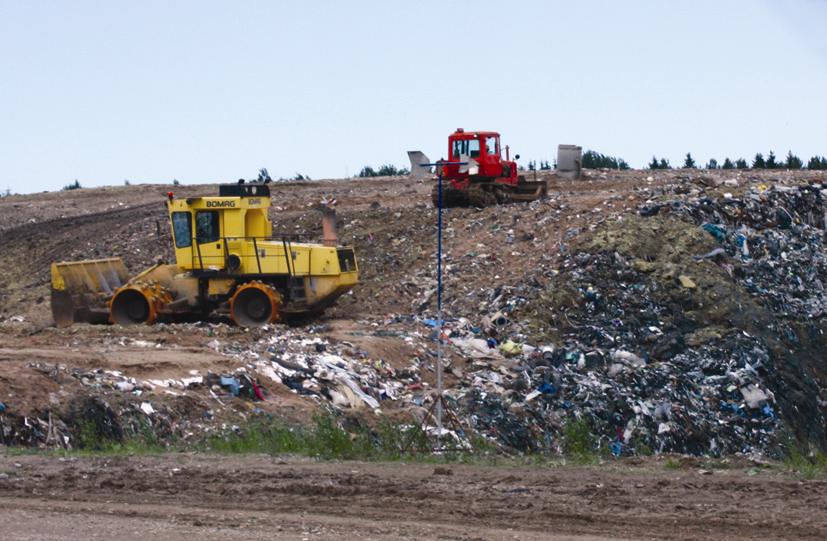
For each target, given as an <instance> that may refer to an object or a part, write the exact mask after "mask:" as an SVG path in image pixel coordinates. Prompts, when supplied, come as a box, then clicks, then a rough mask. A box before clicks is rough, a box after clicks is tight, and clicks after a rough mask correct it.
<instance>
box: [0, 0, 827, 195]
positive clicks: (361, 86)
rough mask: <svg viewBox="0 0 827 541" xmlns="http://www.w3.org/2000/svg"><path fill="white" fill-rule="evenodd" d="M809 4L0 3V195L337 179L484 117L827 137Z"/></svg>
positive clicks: (523, 144) (818, 144)
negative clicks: (263, 175) (299, 177)
mask: <svg viewBox="0 0 827 541" xmlns="http://www.w3.org/2000/svg"><path fill="white" fill-rule="evenodd" d="M825 28H827V2H825V1H821V0H777V1H769V0H766V1H765V0H740V1H738V0H731V1H727V0H717V1H700V0H694V1H677V0H676V1H668V2H666V1H632V0H629V1H625V2H621V1H596V0H595V1H578V2H574V1H569V2H554V1H540V0H538V1H520V0H512V1H509V2H496V1H486V0H475V1H463V2H457V1H435V0H432V1H422V2H411V1H393V0H384V1H381V0H376V1H349V2H345V1H311V0H307V1H304V2H299V1H296V2H288V1H282V2H278V1H275V0H273V1H233V2H231V1H225V2H218V1H189V2H187V1H140V2H121V1H115V0H110V1H100V2H92V1H81V0H76V1H68V0H67V1H62V2H57V1H52V2H49V1H39V2H34V1H31V2H30V1H24V0H16V1H11V0H0V190H5V189H6V188H10V189H11V190H12V191H14V192H20V193H23V192H31V191H38V190H46V189H59V188H60V187H61V186H63V185H65V184H67V183H69V182H71V181H72V180H74V179H75V178H77V179H78V180H79V181H80V182H81V184H83V185H84V186H95V185H103V184H122V183H123V181H124V179H130V180H131V181H132V182H169V181H170V180H171V179H172V178H177V179H179V180H180V181H181V182H185V183H189V182H207V181H215V180H235V179H237V178H239V177H242V176H243V177H247V178H249V177H252V176H255V174H256V172H257V170H258V168H260V167H267V168H268V169H269V170H270V173H271V175H273V176H274V177H279V176H284V177H288V176H292V175H294V174H295V173H296V172H302V173H305V174H308V175H310V176H311V177H313V178H329V177H341V176H345V175H353V174H355V173H357V172H358V170H359V169H360V168H361V166H363V165H365V164H371V165H374V166H375V165H379V164H382V163H387V162H390V163H394V164H396V165H399V166H403V165H405V166H406V165H407V159H406V154H405V151H407V150H410V149H421V150H423V151H425V152H426V154H428V155H429V156H430V157H431V158H434V159H435V158H439V157H441V156H442V155H444V154H445V147H446V138H447V136H448V134H449V133H450V132H451V131H453V129H454V128H457V127H464V128H466V129H477V130H486V129H487V130H496V131H499V132H501V133H502V134H503V142H504V143H507V144H509V145H510V146H511V148H512V149H514V150H515V151H516V152H518V153H520V154H521V155H522V157H523V159H522V160H521V161H522V162H523V163H525V162H526V161H528V160H529V159H536V160H541V159H548V160H551V159H553V158H554V155H555V152H556V147H557V144H558V143H576V144H580V145H582V146H583V147H585V148H591V149H596V150H598V151H600V152H603V153H606V154H612V155H618V156H621V157H623V158H625V159H626V160H627V161H629V162H630V164H631V165H632V166H633V167H643V166H645V165H646V163H647V162H648V160H649V159H650V158H651V156H652V154H657V155H658V156H659V157H660V156H665V157H666V158H668V159H670V160H671V161H672V163H673V164H676V163H679V162H682V159H683V155H684V154H685V153H686V152H687V151H691V152H692V153H693V156H695V157H696V160H697V161H698V162H706V160H707V159H709V158H710V157H716V158H718V159H719V160H720V159H721V158H722V157H723V156H724V155H729V156H731V157H733V158H735V157H738V156H743V157H746V158H751V157H752V156H753V155H754V154H755V152H757V151H763V152H764V153H765V154H766V152H767V151H768V150H770V149H774V150H775V152H776V154H779V155H782V154H786V152H787V150H788V149H790V148H791V149H793V150H794V151H795V152H796V153H797V154H799V155H800V156H801V157H802V158H803V159H805V161H806V159H807V158H808V157H809V156H811V155H813V154H827V138H826V137H825V132H826V131H827V107H826V106H825V97H827V33H825Z"/></svg>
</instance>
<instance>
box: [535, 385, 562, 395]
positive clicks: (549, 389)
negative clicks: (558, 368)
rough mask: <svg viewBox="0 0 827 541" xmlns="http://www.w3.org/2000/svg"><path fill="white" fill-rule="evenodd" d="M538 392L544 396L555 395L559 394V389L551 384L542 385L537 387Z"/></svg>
mask: <svg viewBox="0 0 827 541" xmlns="http://www.w3.org/2000/svg"><path fill="white" fill-rule="evenodd" d="M537 390H538V391H540V392H541V393H543V394H555V393H556V392H557V387H555V386H554V385H552V384H551V383H543V384H542V385H540V386H539V387H537Z"/></svg>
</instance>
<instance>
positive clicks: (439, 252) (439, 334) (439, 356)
mask: <svg viewBox="0 0 827 541" xmlns="http://www.w3.org/2000/svg"><path fill="white" fill-rule="evenodd" d="M437 178H438V181H437V182H438V183H439V187H438V188H437V192H438V196H437V203H438V204H437V219H436V224H437V225H436V329H437V335H436V393H437V394H436V446H437V449H438V448H439V447H440V438H441V437H442V390H443V389H442V387H443V384H442V324H443V321H442V172H440V173H439V175H438V177H437Z"/></svg>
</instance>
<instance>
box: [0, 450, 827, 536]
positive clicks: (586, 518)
mask: <svg viewBox="0 0 827 541" xmlns="http://www.w3.org/2000/svg"><path fill="white" fill-rule="evenodd" d="M679 460H680V464H681V465H680V467H678V468H676V469H668V468H665V467H664V465H663V464H664V463H663V461H662V460H654V459H653V460H646V461H640V460H634V459H632V460H629V461H624V462H621V463H614V464H612V465H603V466H599V467H585V466H584V467H578V466H557V467H542V466H531V467H516V466H507V467H503V466H500V467H494V466H470V465H437V466H435V465H429V464H406V465H404V466H403V465H402V464H396V463H391V464H381V463H362V462H329V463H316V462H312V461H307V460H303V459H292V458H286V459H282V458H272V457H265V456H251V455H247V456H215V455H212V456H211V455H207V456H204V455H194V454H176V455H165V456H129V457H107V458H57V457H46V456H2V457H0V472H2V474H0V528H2V531H3V537H4V539H32V540H34V539H52V538H61V539H93V538H101V539H113V538H117V539H148V538H151V539H182V538H185V537H188V538H193V539H228V540H231V539H271V538H278V539H297V540H298V539H355V538H360V539H365V540H368V539H381V540H385V539H466V540H471V539H502V540H505V539H581V540H583V539H713V538H714V539H825V537H827V512H825V510H824V502H825V501H827V481H824V480H815V481H812V480H810V481H807V480H799V479H796V478H793V477H790V476H788V475H787V474H783V473H779V472H776V471H774V470H773V469H771V468H770V469H767V468H762V467H760V466H758V467H756V466H754V465H753V466H750V465H749V464H747V463H743V464H731V465H730V466H731V467H730V468H728V469H714V470H712V469H703V468H702V466H706V465H705V464H703V463H700V462H698V461H695V460H693V459H686V458H684V459H679Z"/></svg>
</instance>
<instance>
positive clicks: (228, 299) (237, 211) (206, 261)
mask: <svg viewBox="0 0 827 541" xmlns="http://www.w3.org/2000/svg"><path fill="white" fill-rule="evenodd" d="M269 206H270V190H269V186H268V185H267V184H228V185H221V186H219V194H218V197H194V198H187V199H176V198H175V196H174V195H173V193H172V192H170V193H169V194H168V199H167V209H168V211H169V220H170V225H171V229H172V242H173V245H174V250H175V259H176V264H175V265H171V264H157V265H155V266H152V267H150V268H148V269H146V270H145V271H143V272H141V273H140V274H138V275H137V276H135V277H132V278H130V277H129V275H128V272H127V270H126V267H125V265H124V264H123V261H121V259H120V258H112V259H97V260H88V261H72V262H61V263H53V264H52V314H53V316H54V320H55V323H56V324H57V325H58V326H66V325H71V324H72V323H74V322H90V323H106V322H111V323H116V324H121V325H130V324H140V323H146V324H151V323H154V322H155V321H157V320H159V319H173V318H175V317H176V316H179V317H193V316H200V317H206V316H208V315H209V314H210V313H211V312H213V311H214V310H216V309H218V308H219V307H222V306H227V307H228V308H229V313H230V316H231V317H232V319H233V321H234V322H235V323H236V324H238V325H241V326H244V327H256V326H261V325H267V324H269V323H273V322H276V321H279V320H281V319H283V318H284V317H286V316H291V315H295V316H299V315H312V314H317V313H320V312H321V311H322V310H324V309H325V308H326V307H328V306H330V305H331V304H333V302H335V300H336V299H337V298H339V297H340V296H341V295H343V294H344V293H347V292H348V291H349V290H350V289H352V288H353V286H354V285H356V283H357V281H358V276H359V270H358V266H357V264H356V257H355V254H354V251H353V248H352V247H349V246H338V245H337V240H336V225H335V212H333V210H332V209H329V208H327V207H323V209H322V216H323V217H322V225H323V232H324V235H323V236H324V240H323V243H322V244H313V243H307V242H296V241H295V239H288V238H287V237H285V238H275V237H273V232H272V223H271V222H270V219H269V217H268V208H269Z"/></svg>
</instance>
